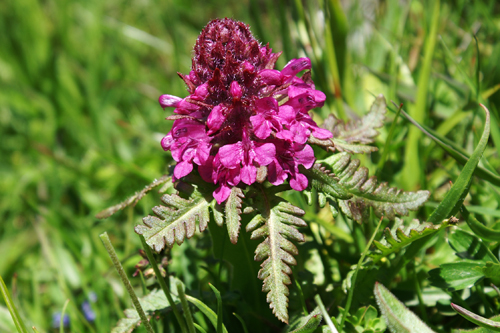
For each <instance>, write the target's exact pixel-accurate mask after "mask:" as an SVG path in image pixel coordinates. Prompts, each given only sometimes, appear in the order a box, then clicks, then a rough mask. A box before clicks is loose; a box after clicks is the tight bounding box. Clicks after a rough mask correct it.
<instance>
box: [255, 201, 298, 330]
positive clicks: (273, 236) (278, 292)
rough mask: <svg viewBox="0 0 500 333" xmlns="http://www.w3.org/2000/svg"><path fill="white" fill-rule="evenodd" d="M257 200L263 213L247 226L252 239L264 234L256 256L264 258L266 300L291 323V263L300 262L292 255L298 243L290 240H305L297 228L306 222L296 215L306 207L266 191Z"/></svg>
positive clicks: (262, 266) (274, 310)
mask: <svg viewBox="0 0 500 333" xmlns="http://www.w3.org/2000/svg"><path fill="white" fill-rule="evenodd" d="M258 201H260V202H258V206H260V209H259V211H260V214H258V215H256V216H255V217H254V218H253V219H252V220H251V221H250V223H249V224H248V225H247V228H246V230H247V231H248V232H252V234H251V238H252V239H257V238H261V237H265V239H264V241H263V242H262V243H260V244H259V245H258V246H257V249H256V250H255V258H254V259H255V260H256V261H261V260H264V262H263V263H262V264H261V269H260V271H259V273H258V277H259V279H261V280H263V286H262V291H263V292H267V302H268V303H269V306H270V308H271V309H272V310H273V313H274V315H275V316H276V317H277V318H278V319H279V320H281V321H283V322H285V323H288V309H287V308H288V295H289V290H288V287H287V285H289V284H290V283H291V280H290V276H289V275H290V274H291V273H292V269H291V268H290V265H296V264H297V262H296V260H295V258H294V257H293V256H294V255H297V254H298V250H297V247H296V246H295V245H294V244H293V243H292V242H291V241H296V242H303V241H304V240H305V239H304V235H303V234H301V233H300V232H299V231H298V230H297V229H296V227H304V226H307V224H306V223H305V222H304V220H302V219H301V218H299V217H297V215H299V216H300V215H303V214H304V211H303V210H302V209H300V208H298V207H295V206H293V205H292V204H290V203H288V202H286V201H284V200H283V199H281V198H279V197H276V196H272V197H268V196H267V195H266V194H265V193H264V194H263V195H262V196H261V197H259V198H258Z"/></svg>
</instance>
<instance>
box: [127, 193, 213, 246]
mask: <svg viewBox="0 0 500 333" xmlns="http://www.w3.org/2000/svg"><path fill="white" fill-rule="evenodd" d="M161 200H162V201H163V203H165V205H166V206H155V207H154V208H153V212H154V213H155V214H156V216H151V215H149V216H146V217H144V218H143V219H142V220H143V222H144V224H143V225H142V224H141V225H137V226H136V227H135V232H136V233H138V234H139V235H143V236H144V238H145V240H146V243H147V244H148V245H149V246H150V247H151V248H152V249H153V250H155V251H156V252H159V251H161V250H162V249H163V248H164V247H165V246H167V247H172V246H173V244H174V242H177V244H179V245H180V244H182V242H184V239H185V238H186V237H187V238H190V237H192V236H193V234H194V232H195V229H196V222H198V224H199V230H200V232H203V231H204V230H205V229H206V228H207V224H208V222H209V221H210V213H209V210H208V208H209V207H210V206H211V202H212V201H213V198H209V199H208V200H210V201H208V200H207V198H206V197H205V196H203V195H202V194H201V193H200V192H198V190H196V189H194V190H193V193H192V194H191V197H190V198H189V200H186V199H183V198H181V197H180V196H179V195H177V194H172V195H169V194H167V195H164V196H163V197H162V198H161Z"/></svg>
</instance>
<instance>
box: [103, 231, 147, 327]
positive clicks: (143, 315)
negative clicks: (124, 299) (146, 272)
mask: <svg viewBox="0 0 500 333" xmlns="http://www.w3.org/2000/svg"><path fill="white" fill-rule="evenodd" d="M99 237H100V238H101V241H102V243H103V244H104V247H105V248H106V251H108V254H109V257H110V258H111V261H113V265H114V266H115V268H116V271H117V272H118V275H119V276H120V279H121V280H122V282H123V284H124V285H125V288H126V289H127V292H128V294H129V296H130V298H131V299H132V303H133V304H134V307H135V309H136V310H137V313H138V314H139V317H140V318H141V321H142V323H143V324H144V327H145V328H146V331H148V333H154V331H153V327H151V324H150V323H149V320H148V317H147V316H146V313H145V312H144V310H143V309H142V306H141V303H140V302H139V299H138V298H137V295H136V294H135V291H134V289H133V288H132V285H131V284H130V281H129V279H128V278H127V274H126V273H125V270H124V269H123V266H122V264H121V263H120V260H118V256H117V255H116V252H115V249H114V248H113V245H112V244H111V241H110V240H109V236H108V233H107V232H105V233H103V234H101V235H100V236H99Z"/></svg>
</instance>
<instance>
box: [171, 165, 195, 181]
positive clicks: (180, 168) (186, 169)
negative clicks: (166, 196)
mask: <svg viewBox="0 0 500 333" xmlns="http://www.w3.org/2000/svg"><path fill="white" fill-rule="evenodd" d="M191 171H193V165H192V164H191V163H189V162H185V161H182V162H179V163H177V165H176V166H175V169H174V177H175V178H177V179H181V178H182V177H184V176H187V175H188V174H189V173H190V172H191Z"/></svg>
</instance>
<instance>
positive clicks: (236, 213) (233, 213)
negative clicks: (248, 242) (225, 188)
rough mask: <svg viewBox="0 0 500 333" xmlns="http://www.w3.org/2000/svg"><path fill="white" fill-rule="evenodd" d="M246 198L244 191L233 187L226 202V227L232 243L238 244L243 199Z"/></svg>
mask: <svg viewBox="0 0 500 333" xmlns="http://www.w3.org/2000/svg"><path fill="white" fill-rule="evenodd" d="M243 197H244V195H243V191H242V190H241V189H240V188H239V187H236V186H235V187H233V188H232V189H231V194H230V195H229V198H228V199H227V200H226V205H225V212H226V225H227V231H228V233H229V239H230V240H231V243H233V244H236V242H237V241H238V234H239V232H240V226H241V222H240V221H241V216H240V215H241V201H242V200H241V199H242V198H243Z"/></svg>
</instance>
